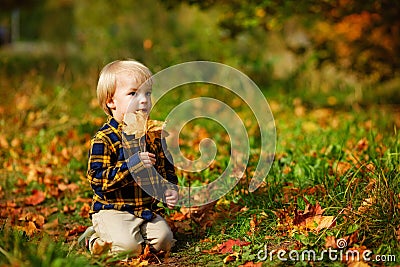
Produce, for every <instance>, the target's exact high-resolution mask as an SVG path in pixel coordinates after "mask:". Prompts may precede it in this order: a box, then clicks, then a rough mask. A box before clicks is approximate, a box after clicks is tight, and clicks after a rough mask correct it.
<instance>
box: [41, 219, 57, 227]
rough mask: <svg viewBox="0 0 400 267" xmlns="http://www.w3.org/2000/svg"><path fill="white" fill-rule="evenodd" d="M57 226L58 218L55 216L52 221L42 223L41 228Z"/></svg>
mask: <svg viewBox="0 0 400 267" xmlns="http://www.w3.org/2000/svg"><path fill="white" fill-rule="evenodd" d="M57 226H58V218H56V219H55V220H53V221H52V222H48V223H45V224H44V225H43V229H44V230H50V229H54V228H57Z"/></svg>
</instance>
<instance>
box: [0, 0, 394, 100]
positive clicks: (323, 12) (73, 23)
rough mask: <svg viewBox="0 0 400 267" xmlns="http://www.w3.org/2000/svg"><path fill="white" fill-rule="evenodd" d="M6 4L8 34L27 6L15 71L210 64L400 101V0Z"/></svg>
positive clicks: (7, 65)
mask: <svg viewBox="0 0 400 267" xmlns="http://www.w3.org/2000/svg"><path fill="white" fill-rule="evenodd" d="M0 3H1V5H2V6H3V7H4V9H1V10H0V26H1V27H3V28H4V29H8V34H9V35H10V34H12V28H13V21H12V19H11V18H12V14H14V15H15V14H16V13H15V12H16V11H18V12H19V13H18V14H19V34H18V35H19V41H17V42H14V43H13V44H11V45H6V46H3V48H2V49H0V56H1V60H0V70H1V71H6V73H10V72H14V71H16V72H20V73H24V72H27V71H28V70H29V69H32V68H34V69H36V70H37V71H39V72H40V71H42V70H43V69H45V75H48V74H49V72H52V71H53V72H54V73H56V72H57V71H58V70H59V67H60V66H61V65H62V64H64V65H65V66H64V68H66V69H67V70H68V69H72V68H73V69H79V70H82V72H85V69H89V68H91V69H93V68H94V69H96V70H97V71H98V70H99V69H100V68H101V67H102V66H103V65H104V64H106V63H108V62H109V61H111V60H114V59H116V58H135V59H137V60H139V61H142V62H144V63H145V64H146V65H148V66H149V67H150V68H151V69H152V70H153V72H157V71H159V70H161V69H164V68H166V67H168V66H171V65H173V64H177V63H181V62H187V61H192V60H209V61H216V62H221V63H225V64H227V65H230V66H232V67H234V68H237V69H239V70H241V71H243V72H244V73H246V74H247V75H249V76H250V78H252V79H253V80H254V81H255V82H256V83H257V84H258V85H259V86H260V87H262V88H263V89H264V90H265V89H267V88H269V90H272V91H276V90H279V91H282V90H283V91H285V92H293V91H297V92H298V94H299V95H300V96H301V97H303V96H306V95H309V97H318V96H319V95H321V94H322V95H330V92H331V91H333V90H335V91H343V92H344V93H345V94H348V95H349V97H350V98H351V99H352V100H351V101H357V102H360V101H363V100H365V99H369V97H368V96H369V95H371V94H370V91H373V92H374V95H375V93H377V95H379V97H378V99H374V98H373V99H372V100H373V101H376V100H377V101H379V102H390V103H399V102H400V96H399V93H398V92H399V90H398V89H399V86H400V83H399V64H400V63H399V57H398V56H397V51H398V50H399V49H398V48H399V44H400V37H399V36H400V35H399V34H398V32H399V30H400V24H399V19H398V18H399V16H397V14H398V12H399V5H398V3H397V2H393V1H386V0H385V1H375V0H370V1H362V2H356V1H352V0H340V1H339V0H335V1H327V0H326V1H306V2H301V3H298V2H294V1H252V2H251V3H247V2H243V1H238V0H232V1H194V0H190V1H186V0H168V1H159V0H150V1H145V2H141V1H126V0H116V1H112V2H110V1H93V0H87V1H77V0H63V1H55V0H41V1H33V0H32V1H22V2H18V3H15V2H12V1H5V0H3V1H0ZM10 39H11V38H10ZM57 62H59V66H57ZM54 63H55V64H56V66H54ZM90 71H91V72H92V71H93V70H90ZM82 74H83V73H82ZM63 78H64V80H65V79H68V78H73V77H72V74H71V75H69V76H65V77H63ZM359 88H361V89H359Z"/></svg>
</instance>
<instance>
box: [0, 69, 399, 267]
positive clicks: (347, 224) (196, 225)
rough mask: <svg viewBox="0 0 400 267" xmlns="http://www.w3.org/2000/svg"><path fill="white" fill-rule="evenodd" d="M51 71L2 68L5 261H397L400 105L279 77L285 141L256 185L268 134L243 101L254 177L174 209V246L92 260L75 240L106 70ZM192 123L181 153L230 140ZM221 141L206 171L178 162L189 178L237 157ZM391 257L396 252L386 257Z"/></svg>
mask: <svg viewBox="0 0 400 267" xmlns="http://www.w3.org/2000/svg"><path fill="white" fill-rule="evenodd" d="M53 67H54V68H53ZM53 67H52V66H51V65H50V66H39V71H34V70H29V69H27V70H26V72H23V73H22V72H21V73H15V72H14V71H15V69H12V67H9V68H4V67H3V70H2V71H3V73H4V75H3V74H2V75H1V78H0V85H1V88H2V89H1V92H0V97H1V99H0V114H1V116H0V125H1V127H0V158H1V161H0V162H1V168H0V266H64V267H66V266H91V265H100V266H107V265H122V266H127V265H131V266H136V265H140V264H142V265H151V264H155V265H166V266H203V265H209V266H224V265H228V266H239V265H245V264H247V265H245V266H261V265H262V266H275V265H278V266H286V265H288V264H290V265H296V266H307V265H310V266H314V265H316V266H326V265H330V266H381V265H396V264H399V263H400V142H399V138H400V134H399V132H398V129H399V128H400V108H399V106H395V105H384V104H376V103H373V102H372V101H369V102H367V103H365V102H358V101H349V96H351V93H352V92H351V90H350V91H345V92H343V91H334V90H331V92H330V93H329V94H326V93H325V94H322V93H321V94H320V92H315V93H314V94H313V93H306V92H308V91H307V88H299V89H298V90H297V91H296V92H292V93H288V92H287V90H286V92H285V90H278V89H279V88H278V87H279V86H276V88H278V89H276V90H275V89H274V90H273V89H271V88H262V89H263V92H264V93H265V95H266V97H267V100H268V102H269V105H270V107H271V110H272V112H273V115H274V118H275V123H276V129H277V147H276V153H275V159H274V163H273V165H272V168H271V170H270V172H269V174H268V176H267V177H266V178H265V183H264V184H263V185H262V186H261V187H260V188H259V189H258V190H257V191H255V192H253V193H249V192H248V190H247V188H248V180H249V179H250V178H251V175H252V172H253V171H254V169H255V166H256V164H257V162H258V157H257V151H258V150H257V148H258V146H257V145H258V135H259V133H258V131H257V127H254V126H257V124H254V120H253V118H252V117H251V114H250V113H249V110H248V109H246V108H245V107H242V106H239V107H238V108H237V109H235V111H236V112H237V113H238V114H239V115H240V117H241V118H243V120H244V121H245V125H246V126H247V129H248V133H249V136H250V143H251V144H252V149H251V152H252V153H251V157H250V161H249V164H248V167H247V170H246V175H245V177H244V178H243V179H242V180H241V181H240V182H239V184H238V185H237V186H236V187H235V188H234V189H233V190H232V191H230V192H229V193H228V194H227V195H225V196H224V197H223V198H221V199H220V200H219V201H218V202H217V203H215V205H213V206H209V207H206V208H204V209H201V208H198V209H195V208H194V209H188V208H183V209H180V210H179V209H178V210H175V211H172V210H167V215H166V217H167V219H168V221H169V222H170V224H171V227H172V229H173V230H174V231H175V234H176V238H177V240H178V242H177V245H176V247H175V248H174V250H173V251H172V252H171V254H170V255H168V256H167V257H161V256H155V255H149V257H148V258H146V259H142V260H136V259H131V260H130V261H128V262H121V261H119V259H115V258H109V257H107V256H102V257H92V256H90V255H89V253H87V252H86V251H84V250H83V249H81V248H79V247H78V245H77V238H78V237H79V235H80V233H82V232H83V231H84V229H85V227H87V226H88V225H89V224H90V220H89V219H88V209H89V204H90V197H91V191H90V188H89V185H88V182H87V181H86V177H85V172H86V164H87V150H88V142H89V140H90V137H91V136H92V135H93V134H94V133H95V131H96V130H97V129H98V128H99V127H100V126H101V125H102V123H103V122H104V120H105V115H104V114H103V112H102V110H101V108H100V107H98V105H97V101H96V100H95V92H94V90H95V86H96V78H97V71H96V70H93V71H87V72H86V73H85V74H86V76H84V75H78V74H76V73H75V72H72V71H71V70H69V69H68V68H65V66H63V65H61V64H60V65H57V64H55V66H53ZM42 71H43V72H42ZM44 71H47V72H49V74H48V75H47V74H46V72H44ZM192 93H193V94H189V96H193V97H194V96H198V95H204V94H208V95H209V96H210V97H217V96H218V97H220V98H221V99H222V100H223V101H224V102H226V103H227V104H232V103H230V102H229V101H232V98H229V97H224V96H221V95H218V94H213V90H205V91H204V90H203V91H201V90H200V91H193V92H192ZM187 96H188V93H187V90H186V93H184V92H183V91H182V92H179V91H178V93H177V96H174V97H171V99H170V100H168V99H167V100H166V101H165V102H166V103H165V105H171V106H172V107H173V106H174V104H175V103H179V102H180V101H183V100H184V99H185V97H187ZM369 99H374V98H373V97H371V95H369ZM164 112H166V111H164ZM156 115H157V116H158V117H159V118H162V117H163V115H165V114H162V113H160V114H156ZM193 127H197V128H195V130H196V131H193V130H192V131H190V129H189V131H187V132H183V134H186V137H185V138H183V141H184V143H183V150H184V153H186V154H187V155H191V156H193V157H195V156H196V155H198V151H196V150H195V149H193V147H194V145H193V144H196V141H198V140H197V139H199V138H200V135H196V134H193V132H196V133H198V132H201V133H202V134H201V137H208V136H210V137H216V138H220V140H224V136H225V135H226V134H225V133H224V132H223V129H222V128H221V127H218V126H215V125H213V124H207V123H206V122H203V123H202V124H199V125H197V126H193ZM185 142H186V143H185ZM221 142H222V141H221ZM222 144H223V145H221V147H220V148H219V152H220V153H219V154H218V155H217V158H216V163H215V164H214V165H213V166H212V168H211V169H210V170H209V171H208V172H206V173H201V175H197V176H190V175H187V174H185V173H183V172H178V175H179V178H180V180H181V182H182V183H185V182H186V183H187V182H188V180H190V182H191V184H192V185H195V184H202V183H205V182H206V181H210V180H212V179H213V177H216V176H218V174H219V173H220V172H221V170H223V168H224V166H225V164H226V161H227V159H228V158H229V154H228V152H229V149H227V147H228V146H229V144H226V143H225V142H222ZM339 241H341V242H345V246H343V245H342V244H343V243H340V244H339ZM338 246H339V247H338ZM333 249H334V250H335V251H336V252H334V253H333V254H334V255H333V256H336V258H334V259H333V260H332V258H330V257H328V254H325V256H324V257H322V259H320V260H318V259H317V260H315V261H312V260H307V258H306V260H302V258H301V257H302V255H303V256H304V253H303V254H302V252H304V251H306V252H307V251H308V252H310V251H314V252H315V253H316V255H317V258H319V256H320V255H321V254H322V253H323V251H325V253H327V251H329V250H333ZM350 250H351V251H357V253H359V255H362V254H363V253H364V255H367V256H368V257H369V258H370V260H371V261H368V262H367V263H360V262H357V260H356V258H355V257H351V255H350V256H348V255H349V254H348V253H347V254H346V252H348V251H350ZM279 251H280V252H279ZM282 251H283V252H282ZM369 251H370V253H369ZM289 252H292V253H291V254H289ZM279 253H281V254H279ZM283 253H285V254H284V255H283ZM265 255H266V257H265V258H264V259H263V256H265ZM289 255H290V257H289ZM352 255H353V254H352ZM391 255H394V256H395V257H396V262H389V261H390V260H393V259H394V257H392V256H391ZM260 256H261V257H260ZM278 256H280V258H284V259H286V260H287V261H282V260H281V259H279V257H278ZM333 256H332V257H333ZM346 256H348V257H347V258H346ZM383 256H385V257H383ZM296 257H297V258H296ZM378 257H380V258H379V259H380V261H379V259H378ZM357 264H358V265H357ZM363 264H364V265H363ZM366 264H368V265H366Z"/></svg>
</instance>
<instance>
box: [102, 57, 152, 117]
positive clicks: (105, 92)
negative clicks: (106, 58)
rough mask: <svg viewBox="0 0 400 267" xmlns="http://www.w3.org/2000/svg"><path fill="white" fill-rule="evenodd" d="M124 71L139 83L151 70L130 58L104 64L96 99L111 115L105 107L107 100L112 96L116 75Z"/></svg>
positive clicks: (144, 79) (143, 80)
mask: <svg viewBox="0 0 400 267" xmlns="http://www.w3.org/2000/svg"><path fill="white" fill-rule="evenodd" d="M124 71H127V72H130V73H131V75H132V77H133V78H134V79H135V80H136V82H137V83H138V84H139V85H141V84H143V83H144V82H145V81H147V80H148V79H149V78H150V77H151V76H152V73H151V71H150V70H149V69H148V68H147V67H146V66H145V65H143V64H142V63H140V62H138V61H136V60H132V59H128V60H116V61H113V62H111V63H108V64H107V65H106V66H104V68H103V69H102V70H101V72H100V76H99V81H98V82H97V99H98V101H99V104H100V106H101V107H102V108H103V110H104V112H105V113H106V114H107V115H112V114H111V110H110V109H109V108H108V107H107V102H108V100H110V99H111V98H112V97H113V96H114V93H115V89H116V85H117V77H116V76H117V74H118V73H121V72H124Z"/></svg>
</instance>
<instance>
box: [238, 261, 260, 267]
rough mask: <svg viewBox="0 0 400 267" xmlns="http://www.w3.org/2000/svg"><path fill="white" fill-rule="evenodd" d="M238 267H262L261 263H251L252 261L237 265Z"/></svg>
mask: <svg viewBox="0 0 400 267" xmlns="http://www.w3.org/2000/svg"><path fill="white" fill-rule="evenodd" d="M239 267H262V262H256V263H254V262H252V261H248V262H246V263H245V264H243V265H239Z"/></svg>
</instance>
